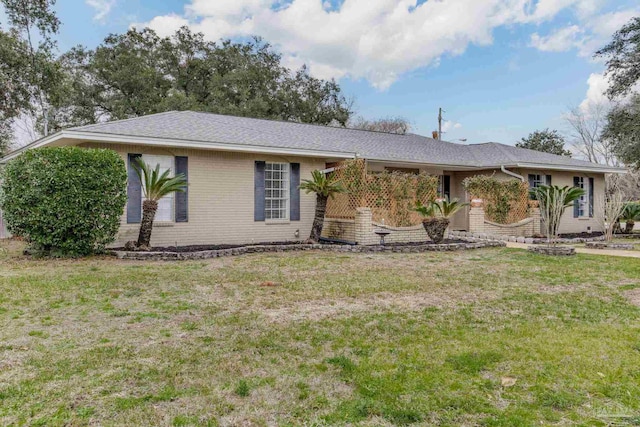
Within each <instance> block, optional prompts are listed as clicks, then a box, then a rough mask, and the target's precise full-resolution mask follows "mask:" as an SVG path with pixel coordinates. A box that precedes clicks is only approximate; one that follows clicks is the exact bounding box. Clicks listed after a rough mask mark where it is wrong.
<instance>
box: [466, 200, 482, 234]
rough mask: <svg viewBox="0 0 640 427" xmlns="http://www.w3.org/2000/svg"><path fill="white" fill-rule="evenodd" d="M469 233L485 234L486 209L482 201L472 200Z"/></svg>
mask: <svg viewBox="0 0 640 427" xmlns="http://www.w3.org/2000/svg"><path fill="white" fill-rule="evenodd" d="M469 232H470V233H484V208H483V207H482V199H473V200H471V208H470V209H469Z"/></svg>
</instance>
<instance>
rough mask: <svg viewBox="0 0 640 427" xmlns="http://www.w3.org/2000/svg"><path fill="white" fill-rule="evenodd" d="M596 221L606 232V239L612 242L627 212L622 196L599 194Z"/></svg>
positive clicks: (617, 194) (617, 193)
mask: <svg viewBox="0 0 640 427" xmlns="http://www.w3.org/2000/svg"><path fill="white" fill-rule="evenodd" d="M596 205H597V206H598V208H597V209H596V220H597V221H598V223H599V224H600V227H602V229H603V230H604V239H605V241H607V242H610V241H611V239H613V233H614V231H615V229H616V227H619V226H620V217H621V216H622V214H623V213H624V211H625V203H624V199H623V198H622V194H620V193H619V192H616V193H613V194H609V195H606V194H599V195H598V197H597V198H596Z"/></svg>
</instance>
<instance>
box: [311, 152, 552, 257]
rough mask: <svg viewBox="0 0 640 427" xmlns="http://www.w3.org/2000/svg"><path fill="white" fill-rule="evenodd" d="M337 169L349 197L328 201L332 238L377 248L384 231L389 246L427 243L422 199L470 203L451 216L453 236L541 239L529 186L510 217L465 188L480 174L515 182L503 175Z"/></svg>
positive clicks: (368, 165) (396, 167)
mask: <svg viewBox="0 0 640 427" xmlns="http://www.w3.org/2000/svg"><path fill="white" fill-rule="evenodd" d="M333 166H334V169H333V171H332V172H331V173H333V174H335V175H334V177H335V178H336V179H338V180H340V181H341V183H342V185H343V186H344V187H345V188H346V189H347V192H346V193H344V194H339V195H337V196H336V197H335V198H334V199H330V200H329V202H328V205H327V213H326V216H325V223H324V228H323V232H322V237H324V238H326V239H331V240H337V241H342V242H350V243H355V244H359V245H373V244H378V243H379V242H380V236H379V235H378V234H376V233H375V231H376V230H380V229H384V230H387V231H389V232H390V233H389V234H388V235H387V236H386V237H385V242H386V243H405V242H424V241H427V240H429V237H428V236H427V233H426V232H425V230H424V228H423V226H422V218H421V217H420V215H419V214H418V213H417V212H415V211H413V207H414V206H415V203H416V201H418V200H419V201H421V202H422V203H426V202H428V201H429V200H433V199H435V198H439V197H443V198H444V197H448V198H449V199H459V200H460V201H462V202H464V203H467V205H466V206H465V207H464V208H463V209H462V210H460V211H459V212H457V213H456V214H454V215H453V216H452V217H451V222H450V226H449V230H450V231H467V232H470V233H481V234H486V235H491V236H515V237H531V236H536V235H539V234H540V212H539V210H538V209H537V207H536V206H535V204H530V203H529V200H528V196H527V189H526V188H527V186H526V184H524V183H523V184H522V194H521V196H520V198H519V199H518V200H516V201H513V202H510V204H509V208H510V212H508V214H506V215H497V214H496V213H495V212H496V211H498V209H496V208H495V207H494V205H495V204H496V201H495V200H492V198H491V197H486V199H487V200H482V199H480V198H478V196H477V195H471V194H469V192H468V191H467V190H466V189H465V186H464V185H463V182H464V180H465V179H467V178H471V177H473V176H476V175H486V176H491V175H493V176H494V177H495V178H496V179H497V180H500V181H505V182H506V181H510V182H514V181H513V180H514V178H513V177H511V176H509V175H506V174H504V173H502V172H501V171H499V170H473V171H472V170H468V169H464V170H449V169H439V168H436V167H428V166H425V167H409V166H411V165H406V164H389V163H379V162H368V161H364V160H356V161H348V162H344V163H341V164H336V165H333ZM518 182H519V181H518ZM493 199H495V198H493Z"/></svg>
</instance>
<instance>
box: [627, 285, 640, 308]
mask: <svg viewBox="0 0 640 427" xmlns="http://www.w3.org/2000/svg"><path fill="white" fill-rule="evenodd" d="M624 295H625V296H626V297H627V299H628V300H629V302H631V304H633V305H635V306H638V307H640V288H636V289H631V290H628V291H626V292H625V293H624Z"/></svg>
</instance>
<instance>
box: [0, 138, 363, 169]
mask: <svg viewBox="0 0 640 427" xmlns="http://www.w3.org/2000/svg"><path fill="white" fill-rule="evenodd" d="M63 138H65V139H73V140H77V141H79V142H105V143H115V144H135V145H148V146H155V147H180V148H195V149H201V150H218V151H234V152H247V153H260V154H277V155H290V156H301V157H329V158H342V159H352V158H354V157H355V153H354V154H349V153H343V152H335V151H324V150H304V149H297V148H278V147H264V146H260V145H241V144H225V143H218V142H204V141H190V140H183V139H169V138H147V137H140V136H130V135H113V134H104V133H96V132H80V131H72V130H67V131H61V132H58V133H56V134H54V135H51V136H48V137H45V138H41V139H39V140H37V141H34V142H32V143H31V144H29V145H26V146H24V147H22V148H20V149H19V150H16V151H14V152H12V153H10V154H8V155H7V156H5V157H4V158H3V159H2V160H0V162H2V163H4V162H6V161H8V160H11V159H12V158H14V157H16V156H18V155H19V154H20V153H22V152H23V151H25V150H27V149H32V148H39V147H43V146H46V145H48V144H51V143H53V142H55V141H57V140H60V139H63Z"/></svg>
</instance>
